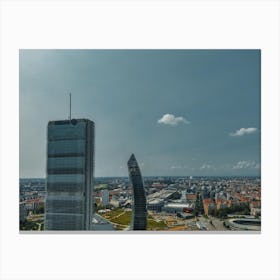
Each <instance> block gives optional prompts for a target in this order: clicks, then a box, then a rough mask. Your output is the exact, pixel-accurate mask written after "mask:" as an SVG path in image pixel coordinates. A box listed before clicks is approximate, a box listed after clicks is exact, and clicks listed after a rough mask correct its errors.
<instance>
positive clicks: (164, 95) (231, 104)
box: [19, 50, 261, 178]
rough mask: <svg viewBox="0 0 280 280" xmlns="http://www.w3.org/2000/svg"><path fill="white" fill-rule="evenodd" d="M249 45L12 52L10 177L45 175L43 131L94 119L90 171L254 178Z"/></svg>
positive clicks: (253, 69) (254, 60)
mask: <svg viewBox="0 0 280 280" xmlns="http://www.w3.org/2000/svg"><path fill="white" fill-rule="evenodd" d="M260 55H261V54H260V51H259V50H20V53H19V82H20V84H19V101H20V103H19V105H20V119H19V124H20V126H19V128H20V139H19V140H20V178H45V170H46V129H47V123H48V121H50V120H63V119H68V117H69V96H68V94H69V92H71V93H72V118H89V119H91V120H93V121H94V122H95V134H96V137H95V145H96V146H95V176H96V177H115V176H119V177H122V176H123V177H127V176H128V171H127V165H126V164H127V160H128V159H129V157H130V155H131V154H132V153H134V154H135V156H136V158H137V161H138V163H139V165H140V168H141V172H142V175H143V177H148V176H191V175H192V176H234V175H236V176H260V164H261V162H260V151H261V145H260V140H261V139H260V137H261V127H260V119H261V112H260V106H261V104H260Z"/></svg>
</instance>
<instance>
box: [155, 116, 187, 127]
mask: <svg viewBox="0 0 280 280" xmlns="http://www.w3.org/2000/svg"><path fill="white" fill-rule="evenodd" d="M158 123H162V124H167V125H172V126H175V125H177V124H179V123H185V124H189V123H190V122H189V121H187V120H186V119H185V118H184V117H175V116H174V115H172V114H165V115H163V116H162V117H161V118H160V119H159V120H158Z"/></svg>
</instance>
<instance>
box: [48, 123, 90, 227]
mask: <svg viewBox="0 0 280 280" xmlns="http://www.w3.org/2000/svg"><path fill="white" fill-rule="evenodd" d="M47 137H48V138H47V139H48V141H47V196H46V211H45V229H46V230H90V229H91V223H92V215H93V198H92V194H93V179H94V178H93V176H94V122H92V121H90V120H87V119H72V120H62V121H50V122H49V123H48V136H47Z"/></svg>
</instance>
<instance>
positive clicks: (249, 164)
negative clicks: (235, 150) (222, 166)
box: [232, 160, 260, 169]
mask: <svg viewBox="0 0 280 280" xmlns="http://www.w3.org/2000/svg"><path fill="white" fill-rule="evenodd" d="M232 168H233V169H259V168H260V164H259V163H256V162H255V161H254V160H242V161H239V162H237V163H236V164H235V165H234V166H233V167H232Z"/></svg>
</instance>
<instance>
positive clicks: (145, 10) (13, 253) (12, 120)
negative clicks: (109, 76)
mask: <svg viewBox="0 0 280 280" xmlns="http://www.w3.org/2000/svg"><path fill="white" fill-rule="evenodd" d="M279 34H280V30H279V2H278V1H272V0H270V1H268V0H259V1H253V0H245V1H236V0H235V1H225V0H224V1H210V0H207V1H151V2H148V1H142V2H140V1H134V2H129V1H103V2H101V1H92V2H90V1H57V2H55V1H51V0H49V1H25V0H20V1H14V0H11V1H8V0H6V1H2V2H1V33H0V35H1V99H0V106H1V111H0V113H1V118H0V121H1V176H0V180H1V193H0V199H1V203H0V207H1V208H0V209H1V211H0V215H1V239H0V240H1V244H0V246H1V252H0V256H1V259H0V261H1V263H0V265H1V267H0V271H1V272H0V277H1V279H30V280H31V279H150V278H152V279H279V277H280V272H279V263H280V261H279V236H280V235H279V221H280V219H279V185H280V184H279V143H280V142H279V140H280V139H279V128H280V125H279V76H280V75H279V74H280V73H279V47H280V44H279ZM20 48H50V49H51V48H72V49H75V48H99V49H100V48H137V49H141V48H154V49H156V48H167V49H173V48H180V49H198V48H200V49H201V48H203V49H204V48H207V49H212V48H215V49H217V48H218V49H224V48H226V49H227V48H230V49H235V48H250V49H252V48H255V49H261V50H262V205H263V207H262V233H261V234H258V235H256V234H255V235H248V234H246V235H245V234H244V235H242V234H238V235H230V234H227V235H221V234H209V235H195V234H193V235H190V234H187V235H181V234H180V235H156V234H153V235H148V234H146V235H141V234H139V235H137V234H133V235H121V234H118V235H90V234H84V235H78V234H70V235H69V234H68V235H67V234H51V235H47V234H40V235H33V234H32V235H27V234H19V231H18V154H19V150H18V147H19V142H18V136H19V134H18V109H19V103H18V49H20Z"/></svg>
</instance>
